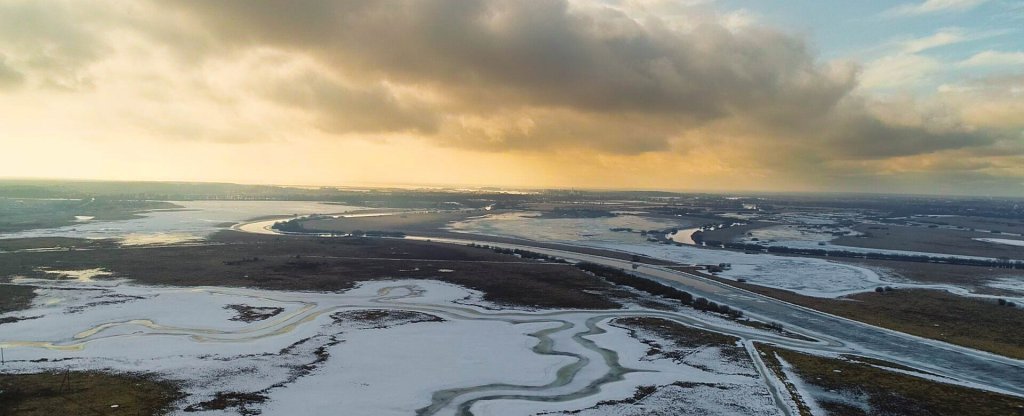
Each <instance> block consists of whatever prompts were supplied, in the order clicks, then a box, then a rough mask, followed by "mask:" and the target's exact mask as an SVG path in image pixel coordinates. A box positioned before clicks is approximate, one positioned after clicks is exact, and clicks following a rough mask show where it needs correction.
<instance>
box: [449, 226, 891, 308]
mask: <svg viewBox="0 0 1024 416" xmlns="http://www.w3.org/2000/svg"><path fill="white" fill-rule="evenodd" d="M637 218H638V219H637ZM614 219H615V218H611V219H609V218H604V219H592V218H583V219H573V220H572V221H564V220H561V219H536V218H528V217H524V216H504V217H498V218H492V217H486V218H481V219H475V220H470V221H466V222H463V223H461V224H460V226H459V227H458V228H456V229H457V230H460V231H465V232H472V233H477V234H490V235H505V236H515V237H524V238H530V239H534V240H539V241H554V242H567V243H572V244H577V245H585V246H591V247H598V248H607V249H613V250H620V251H627V252H632V253H638V254H645V255H648V256H651V257H655V258H660V259H665V260H672V261H677V262H681V263H690V264H719V263H730V264H732V268H731V270H727V271H725V272H723V273H722V275H723V276H726V277H730V278H736V279H746V280H747V281H749V282H751V283H757V284H760V285H765V286H771V287H777V288H781V289H787V290H793V291H796V292H800V293H802V294H806V295H809V296H818V297H838V296H843V295H847V294H850V293H858V292H865V291H870V290H874V288H876V287H878V286H879V285H885V284H887V283H886V282H885V281H883V280H882V277H881V276H879V274H878V273H875V272H874V271H872V270H870V269H867V268H863V267H855V266H849V265H845V264H839V263H834V262H830V261H826V260H821V259H810V258H801V257H783V256H774V255H768V254H744V253H738V252H734V251H726V250H711V249H706V248H700V247H694V246H685V245H684V246H672V245H662V244H653V243H650V242H647V241H646V240H644V239H643V238H641V237H640V236H639V235H637V234H630V233H617V232H612V231H609V228H612V226H611V224H609V222H610V220H614ZM619 221H623V220H619ZM629 221H633V222H641V221H651V220H649V219H644V218H642V217H636V218H634V219H630V220H629ZM651 222H653V221H651ZM650 228H659V227H649V228H646V229H650ZM660 228H665V226H664V225H662V226H661V227H660ZM638 229H645V228H642V227H638ZM602 230H603V231H602ZM581 234H588V235H591V237H587V238H579V236H580V235H581Z"/></svg>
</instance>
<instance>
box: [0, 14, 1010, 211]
mask: <svg viewBox="0 0 1024 416" xmlns="http://www.w3.org/2000/svg"><path fill="white" fill-rule="evenodd" d="M1022 30H1024V0H908V1H879V0H860V1H843V2H834V1H820V0H786V1H782V0H756V1H755V0H675V1H672V0H592V1H579V0H531V1H516V0H459V1H439V0H408V1H378V2H367V1H355V2H345V1H334V2H328V1H311V0H295V1H287V2H272V1H261V0H220V1H217V0H159V1H158V0H152V1H150V0H138V1H132V2H124V1H115V0H96V1H89V2H82V1H74V0H67V1H64V0H5V1H3V2H0V151H2V152H3V154H4V156H5V157H3V162H2V163H0V177H9V178H15V177H33V178H74V179H116V180H173V181H221V182H239V183H265V184H291V185H327V186H345V185H367V184H370V185H389V184H402V185H457V186H505V187H516V188H601V189H610V188H615V189H662V190H682V191H686V190H693V191H721V192H736V191H828V192H837V191H840V192H841V191H848V192H891V193H914V194H972V195H1002V196H1018V197H1019V196H1024V32H1022Z"/></svg>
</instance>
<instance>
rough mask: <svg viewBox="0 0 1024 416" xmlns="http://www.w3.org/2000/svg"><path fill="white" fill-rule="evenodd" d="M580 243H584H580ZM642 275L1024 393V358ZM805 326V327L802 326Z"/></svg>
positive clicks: (654, 269) (678, 278) (664, 271)
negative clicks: (1001, 354)
mask: <svg viewBox="0 0 1024 416" xmlns="http://www.w3.org/2000/svg"><path fill="white" fill-rule="evenodd" d="M406 238H407V239H413V240H423V241H427V240H429V241H434V242H440V243H450V244H462V245H465V244H470V243H475V244H483V245H490V246H495V247H502V248H518V249H522V250H529V251H533V252H537V253H542V254H547V255H551V256H557V257H562V258H565V259H567V260H573V261H587V262H593V263H598V264H603V265H607V266H612V267H618V268H622V269H626V270H629V269H631V268H632V266H633V263H631V262H629V261H625V260H620V259H614V258H610V257H604V256H598V255H594V254H583V253H577V252H573V251H569V250H559V249H551V248H543V247H535V246H530V245H527V244H528V243H521V244H510V243H495V242H490V241H477V240H473V239H472V236H471V235H467V238H464V239H455V238H430V237H417V236H408V237H406ZM581 248H582V247H581ZM635 273H636V274H637V275H638V276H641V277H645V278H648V279H652V280H655V281H658V282H661V283H664V284H667V285H670V286H673V287H676V288H679V289H681V290H686V291H688V292H691V293H693V294H694V295H696V296H703V297H706V298H708V299H711V300H714V301H716V302H720V303H724V304H727V305H729V306H730V307H735V308H738V309H741V310H743V311H744V313H746V314H747V315H750V316H753V317H757V318H760V319H763V320H767V321H777V322H781V323H783V324H785V325H786V326H787V328H788V329H793V330H798V332H808V333H811V334H814V336H815V337H817V338H821V339H826V340H829V341H830V342H828V343H827V344H823V345H822V346H821V347H820V348H818V349H820V350H826V351H830V352H839V353H855V354H858V355H863V356H867V357H872V358H878V359H882V360H886V361H890V362H894V363H897V364H902V365H905V366H908V367H913V368H916V369H918V370H921V371H925V372H929V373H933V374H937V375H941V376H944V377H948V378H950V379H954V380H958V381H960V382H963V383H967V384H973V385H976V387H981V388H986V389H989V390H993V391H998V392H1002V393H1006V394H1012V395H1015V396H1020V397H1024V361H1021V360H1015V359H1011V358H1006V357H1001V356H998V355H994V354H990V353H986V352H983V351H977V350H973V349H970V348H965V347H960V346H956V345H951V344H947V343H943V342H940V341H935V340H929V339H925V338H920V337H916V336H912V335H908V334H904V333H901V332H896V331H892V330H888V329H884V328H879V327H876V326H872V325H868V324H865V323H862V322H857V321H853V320H849V319H846V318H842V317H838V316H835V315H830V314H826V313H823V312H819V311H815V310H813V309H809V308H805V307H802V306H798V305H794V304H791V303H787V302H783V301H780V300H778V299H774V298H771V297H767V296H763V295H760V294H756V293H753V292H749V291H746V290H743V289H740V288H736V287H733V286H729V285H727V284H724V283H720V282H716V281H713V280H710V279H705V278H703V277H700V276H696V275H692V274H688V273H685V272H681V271H677V270H672V269H668V268H666V267H663V266H655V265H647V264H639V265H638V268H637V269H636V270H635ZM800 329H802V330H803V331H799V330H800Z"/></svg>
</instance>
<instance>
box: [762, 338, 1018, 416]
mask: <svg viewBox="0 0 1024 416" xmlns="http://www.w3.org/2000/svg"><path fill="white" fill-rule="evenodd" d="M755 345H756V346H757V349H758V351H760V352H761V355H762V358H763V359H764V362H765V364H766V365H767V366H768V367H769V369H771V370H772V371H773V372H774V373H775V374H776V376H777V377H780V378H782V379H783V380H786V379H787V377H786V376H785V374H784V373H783V372H782V371H781V367H782V365H781V362H780V361H779V358H782V359H783V360H785V361H786V362H787V363H789V364H790V365H792V366H793V369H794V372H795V373H796V374H797V375H798V376H799V377H800V380H801V381H802V382H803V383H806V384H810V385H812V386H814V387H817V388H818V390H817V391H827V392H829V394H828V395H817V397H814V400H815V401H816V402H817V403H818V404H819V405H820V406H821V407H822V408H824V410H825V411H826V412H828V414H829V415H837V416H861V415H865V416H866V415H876V414H877V415H948V416H961V415H981V416H986V415H992V416H995V415H1020V414H1024V399H1021V398H1019V397H1013V396H1006V395H1001V394H996V393H990V392H986V391H982V390H976V389H971V388H968V387H963V386H957V385H953V384H945V383H940V382H936V381H931V380H927V379H924V378H920V377H916V376H913V375H908V374H902V373H897V372H893V371H889V370H886V369H883V368H878V366H879V365H881V366H887V367H890V368H896V367H895V366H891V365H885V363H880V362H879V361H877V360H859V359H858V357H844V359H835V358H826V357H819V356H815V355H809V354H804V353H800V352H796V351H791V350H787V349H783V348H778V347H774V346H769V345H765V344H760V343H758V344H755ZM790 381H791V380H790ZM788 387H790V388H792V386H788ZM791 391H792V390H791ZM812 395H813V393H812ZM836 395H843V396H846V397H850V398H853V400H856V401H858V402H861V403H863V404H866V405H867V406H868V407H869V409H868V411H865V410H864V409H862V408H860V407H858V406H854V405H851V404H849V403H844V402H843V401H840V400H836V399H835V396H836ZM799 404H800V405H801V406H800V407H801V409H800V410H801V411H800V413H801V415H810V411H809V409H808V407H807V406H806V404H805V403H799Z"/></svg>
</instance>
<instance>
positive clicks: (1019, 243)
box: [975, 238, 1024, 247]
mask: <svg viewBox="0 0 1024 416" xmlns="http://www.w3.org/2000/svg"><path fill="white" fill-rule="evenodd" d="M975 240H978V241H984V242H986V243H993V244H1005V245H1008V246H1017V247H1024V240H1011V239H1009V238H975Z"/></svg>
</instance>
